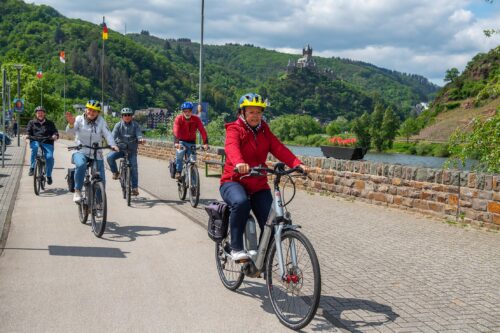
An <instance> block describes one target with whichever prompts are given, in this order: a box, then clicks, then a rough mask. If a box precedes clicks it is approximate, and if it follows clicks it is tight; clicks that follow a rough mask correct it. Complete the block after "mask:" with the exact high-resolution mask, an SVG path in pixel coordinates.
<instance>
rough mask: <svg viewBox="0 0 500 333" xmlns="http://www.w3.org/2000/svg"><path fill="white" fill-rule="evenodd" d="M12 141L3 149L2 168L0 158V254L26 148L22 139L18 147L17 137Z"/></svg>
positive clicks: (6, 233) (7, 228)
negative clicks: (3, 159)
mask: <svg viewBox="0 0 500 333" xmlns="http://www.w3.org/2000/svg"><path fill="white" fill-rule="evenodd" d="M12 142H13V144H12V145H10V146H7V150H6V151H5V161H4V168H2V167H1V163H2V162H1V159H0V235H1V237H0V254H1V252H2V250H1V248H2V247H3V245H4V243H5V240H6V238H7V235H8V230H9V224H10V218H11V215H12V210H13V209H14V202H15V199H16V194H17V188H18V187H19V179H20V174H21V172H22V170H23V161H24V152H25V149H26V142H25V141H24V140H21V141H20V146H19V147H18V146H17V139H16V140H12ZM0 157H1V156H0Z"/></svg>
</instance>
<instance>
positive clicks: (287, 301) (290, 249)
mask: <svg viewBox="0 0 500 333" xmlns="http://www.w3.org/2000/svg"><path fill="white" fill-rule="evenodd" d="M276 245H277V244H276V240H274V241H273V244H272V246H271V249H270V251H269V253H268V256H267V260H266V284H267V290H268V292H269V299H270V300H271V304H272V305H273V309H274V312H275V313H276V315H277V316H278V319H279V320H280V322H281V323H282V324H283V325H285V326H286V327H288V328H291V329H293V330H298V329H301V328H303V327H305V326H306V325H307V324H309V322H310V321H311V320H312V319H313V318H314V316H315V315H316V310H317V309H318V305H319V299H320V296H321V273H320V268H319V262H318V258H317V256H316V252H315V251H314V248H313V246H312V245H311V242H310V241H309V240H308V239H307V238H306V236H304V235H303V234H301V233H300V232H298V231H296V230H287V231H285V232H284V233H283V235H282V237H281V248H282V253H283V262H284V266H285V267H284V268H285V272H284V273H285V274H284V276H281V274H280V269H279V264H278V262H279V260H280V259H279V257H278V255H277V253H276Z"/></svg>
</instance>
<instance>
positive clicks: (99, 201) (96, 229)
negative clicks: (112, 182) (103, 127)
mask: <svg viewBox="0 0 500 333" xmlns="http://www.w3.org/2000/svg"><path fill="white" fill-rule="evenodd" d="M82 148H89V149H91V150H92V152H93V153H92V154H93V157H92V158H89V159H88V161H87V166H86V170H85V179H84V181H83V187H82V190H81V192H82V198H81V200H80V202H79V203H78V217H79V219H80V222H81V223H82V224H85V223H86V222H87V219H88V216H89V214H90V216H91V219H90V221H91V225H92V232H93V233H94V235H95V236H96V237H99V238H100V237H101V236H102V234H103V233H104V230H105V229H106V218H107V201H106V189H105V187H104V183H103V180H102V178H101V175H100V173H99V167H98V165H97V151H98V150H102V149H111V147H110V146H102V147H99V145H98V144H97V143H94V144H93V145H92V146H87V145H82V144H80V145H78V146H71V147H68V150H74V149H76V150H80V149H82Z"/></svg>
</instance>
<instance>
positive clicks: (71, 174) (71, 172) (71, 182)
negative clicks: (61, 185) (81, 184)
mask: <svg viewBox="0 0 500 333" xmlns="http://www.w3.org/2000/svg"><path fill="white" fill-rule="evenodd" d="M66 181H67V182H68V191H70V192H75V168H69V169H68V173H67V174H66Z"/></svg>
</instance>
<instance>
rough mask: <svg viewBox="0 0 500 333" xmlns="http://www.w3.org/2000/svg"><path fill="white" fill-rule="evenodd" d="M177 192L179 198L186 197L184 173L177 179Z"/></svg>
mask: <svg viewBox="0 0 500 333" xmlns="http://www.w3.org/2000/svg"><path fill="white" fill-rule="evenodd" d="M177 193H178V194H179V199H181V200H184V199H186V193H187V186H186V175H185V174H184V175H182V176H181V179H179V180H178V181H177Z"/></svg>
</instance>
